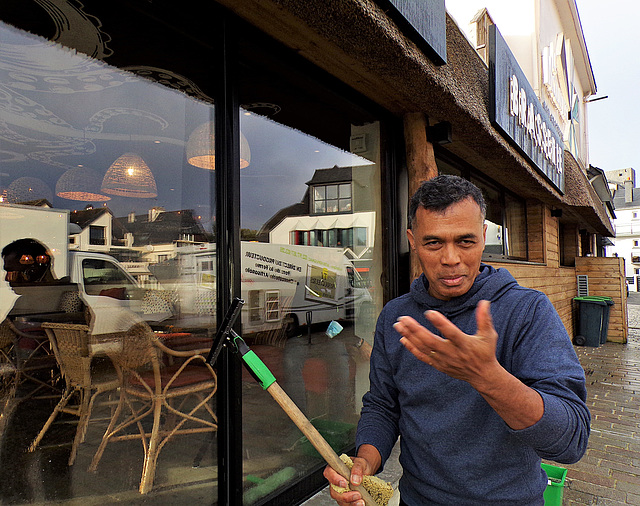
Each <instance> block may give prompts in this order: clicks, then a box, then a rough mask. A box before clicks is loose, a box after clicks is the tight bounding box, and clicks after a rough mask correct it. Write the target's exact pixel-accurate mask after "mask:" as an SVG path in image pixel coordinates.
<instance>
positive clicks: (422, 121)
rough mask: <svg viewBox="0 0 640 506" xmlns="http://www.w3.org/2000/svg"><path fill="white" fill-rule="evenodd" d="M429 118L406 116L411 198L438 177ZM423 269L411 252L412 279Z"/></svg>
mask: <svg viewBox="0 0 640 506" xmlns="http://www.w3.org/2000/svg"><path fill="white" fill-rule="evenodd" d="M427 126H428V122H427V117H426V116H425V115H424V114H423V113H421V112H412V113H407V114H405V115H404V143H405V150H406V154H407V173H408V176H409V198H411V196H412V195H413V194H414V193H415V192H416V190H417V189H418V187H419V186H420V185H421V184H422V182H423V181H426V180H428V179H432V178H434V177H436V176H437V175H438V166H437V165H436V157H435V153H434V151H433V144H431V143H430V142H429V141H428V140H427ZM421 273H422V268H421V267H420V263H419V262H418V259H417V257H416V255H415V253H414V252H413V251H412V252H411V279H415V278H417V277H418V276H419V275H420V274H421Z"/></svg>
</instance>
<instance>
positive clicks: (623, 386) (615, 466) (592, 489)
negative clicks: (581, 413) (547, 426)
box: [304, 292, 640, 506]
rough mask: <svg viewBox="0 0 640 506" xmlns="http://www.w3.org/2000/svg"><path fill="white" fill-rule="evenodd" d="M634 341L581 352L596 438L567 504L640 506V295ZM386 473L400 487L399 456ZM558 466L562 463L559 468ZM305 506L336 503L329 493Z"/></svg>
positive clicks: (567, 491)
mask: <svg viewBox="0 0 640 506" xmlns="http://www.w3.org/2000/svg"><path fill="white" fill-rule="evenodd" d="M628 318H629V340H628V343H627V344H626V345H623V344H617V343H605V344H604V345H602V346H600V347H599V348H592V347H588V346H584V347H582V346H580V347H578V346H577V347H576V352H577V354H578V357H579V359H580V363H581V364H582V366H583V367H584V370H585V374H586V378H587V395H588V400H587V402H588V405H589V409H590V410H591V417H592V423H591V437H590V438H589V446H588V449H587V453H586V455H585V456H584V457H583V458H582V460H580V462H578V463H577V464H571V465H566V464H565V465H562V467H566V468H567V470H568V471H567V479H566V481H565V488H564V492H563V505H564V506H567V505H582V504H597V505H622V504H633V505H638V506H640V293H636V292H631V293H630V294H629V299H628ZM390 460H391V462H388V463H387V466H386V468H385V473H387V472H388V475H387V476H385V479H386V480H387V481H391V482H392V483H394V484H396V485H397V480H398V479H399V477H400V474H401V470H400V466H399V464H398V463H397V453H396V455H394V456H392V459H390ZM555 465H558V464H555ZM304 504H305V505H308V506H325V505H330V504H333V505H335V504H336V503H335V502H334V501H332V500H331V498H330V497H329V494H328V491H327V489H324V490H323V491H322V492H320V493H319V494H317V495H316V496H314V497H313V498H311V499H309V500H308V501H307V502H306V503H304Z"/></svg>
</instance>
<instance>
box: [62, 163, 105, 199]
mask: <svg viewBox="0 0 640 506" xmlns="http://www.w3.org/2000/svg"><path fill="white" fill-rule="evenodd" d="M56 195H57V196H58V197H62V198H63V199H69V200H82V201H84V202H106V201H107V200H111V197H109V196H108V195H104V194H102V193H100V176H99V175H98V173H97V172H96V171H95V170H93V169H89V168H87V167H74V168H72V169H69V170H68V171H66V172H65V173H64V174H62V176H60V179H58V182H57V183H56Z"/></svg>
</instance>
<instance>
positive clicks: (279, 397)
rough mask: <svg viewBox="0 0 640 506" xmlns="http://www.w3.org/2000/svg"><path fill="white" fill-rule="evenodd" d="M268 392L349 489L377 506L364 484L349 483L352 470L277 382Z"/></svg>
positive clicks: (368, 502)
mask: <svg viewBox="0 0 640 506" xmlns="http://www.w3.org/2000/svg"><path fill="white" fill-rule="evenodd" d="M267 392H269V393H270V394H271V397H273V398H274V399H275V400H276V402H277V403H278V404H279V405H280V407H281V408H282V409H283V410H284V412H285V413H286V414H287V415H288V416H289V418H291V420H292V421H293V423H295V424H296V425H297V426H298V428H299V429H300V430H301V431H302V433H303V434H304V435H305V436H306V437H307V439H308V440H309V442H310V443H311V444H312V445H313V447H314V448H315V449H316V450H318V453H319V454H320V455H321V456H322V458H323V459H324V460H325V462H326V463H327V464H329V466H331V467H332V468H333V469H335V470H336V471H337V472H338V474H340V475H341V476H342V477H343V478H345V479H346V480H347V483H349V487H350V488H351V489H352V490H357V491H358V492H360V495H361V496H362V498H363V499H364V502H365V504H367V505H368V506H377V503H376V501H375V500H374V499H373V498H372V497H371V495H370V494H369V492H367V490H366V489H365V488H364V487H363V486H362V484H360V485H357V486H356V485H352V484H351V483H350V482H349V478H350V476H351V470H350V469H349V468H348V467H347V465H346V464H345V463H344V462H342V460H340V457H338V455H337V453H336V452H335V451H334V450H333V448H331V446H330V445H329V443H327V441H326V440H325V439H324V438H323V437H322V435H321V434H320V433H319V432H318V429H316V428H315V427H314V426H313V425H312V424H311V422H310V421H309V420H308V419H307V417H306V416H304V413H302V411H300V409H299V408H298V406H296V404H295V403H294V402H293V401H292V400H291V398H290V397H289V396H288V395H287V394H286V392H285V391H284V390H282V388H281V387H280V385H278V383H277V382H274V383H272V384H271V386H269V387H268V388H267Z"/></svg>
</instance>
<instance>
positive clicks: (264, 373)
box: [242, 350, 276, 390]
mask: <svg viewBox="0 0 640 506" xmlns="http://www.w3.org/2000/svg"><path fill="white" fill-rule="evenodd" d="M242 360H244V363H245V364H247V367H249V369H250V370H251V371H252V372H253V374H255V377H256V379H257V380H258V382H259V383H260V385H262V388H263V389H264V390H266V389H267V388H269V387H270V386H271V385H273V384H274V383H275V382H276V378H275V376H274V375H273V374H271V371H270V370H269V368H268V367H267V366H266V365H264V362H263V361H262V360H260V357H258V355H256V354H255V353H254V352H253V350H249V351H248V352H246V353H245V354H244V355H242Z"/></svg>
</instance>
